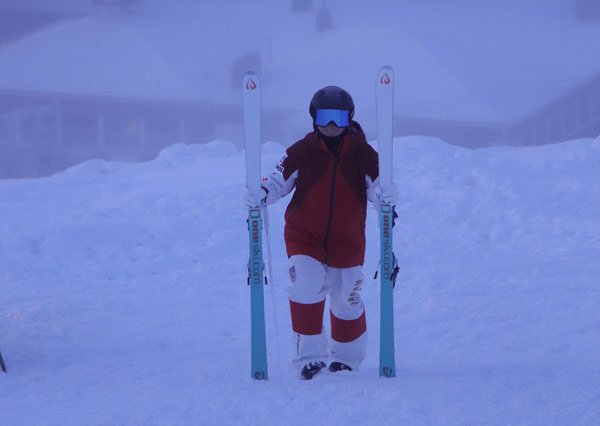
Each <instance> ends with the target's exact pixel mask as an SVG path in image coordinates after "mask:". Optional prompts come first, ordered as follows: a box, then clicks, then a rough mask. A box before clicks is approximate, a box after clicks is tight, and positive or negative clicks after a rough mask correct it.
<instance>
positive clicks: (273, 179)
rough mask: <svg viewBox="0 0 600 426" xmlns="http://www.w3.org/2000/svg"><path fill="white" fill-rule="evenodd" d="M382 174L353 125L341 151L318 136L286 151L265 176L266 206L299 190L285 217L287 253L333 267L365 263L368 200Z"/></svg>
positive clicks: (355, 126)
mask: <svg viewBox="0 0 600 426" xmlns="http://www.w3.org/2000/svg"><path fill="white" fill-rule="evenodd" d="M378 174H379V168H378V157H377V152H376V151H375V150H374V149H373V148H372V147H371V146H370V145H369V144H368V143H367V141H366V138H365V135H364V132H363V131H362V129H361V128H360V126H359V125H358V123H356V122H352V124H351V125H350V127H349V128H348V132H347V134H346V135H345V136H344V137H343V139H342V142H341V144H340V146H339V148H338V150H337V153H336V154H334V153H332V152H331V151H330V150H329V149H328V148H327V146H326V145H325V143H324V142H323V141H322V140H321V139H320V138H319V137H318V134H317V133H316V132H312V133H308V134H307V135H306V136H305V137H304V138H303V139H301V140H300V141H298V142H296V143H295V144H294V145H292V146H291V147H289V148H288V149H287V151H286V156H285V157H284V158H283V159H282V161H281V163H280V164H279V165H278V167H277V171H275V172H274V173H272V174H271V175H269V176H268V177H267V178H265V182H264V183H263V186H264V188H265V189H266V190H267V191H268V196H267V202H268V203H269V204H272V203H273V202H275V201H276V200H277V199H279V198H280V197H281V196H284V195H286V194H287V193H289V192H291V190H292V188H293V187H294V186H295V188H296V191H295V193H294V195H293V197H292V200H291V201H290V204H289V205H288V208H287V210H286V213H285V221H286V224H285V233H284V235H285V242H286V248H287V255H288V256H292V255H297V254H303V255H307V256H311V257H313V258H315V259H317V260H319V261H320V262H322V263H324V264H326V265H329V266H331V267H335V268H349V267H353V266H358V265H362V264H363V262H364V257H365V220H366V215H367V199H371V200H373V198H372V196H371V192H372V191H373V190H374V189H373V187H374V185H373V182H374V181H375V179H377V176H378Z"/></svg>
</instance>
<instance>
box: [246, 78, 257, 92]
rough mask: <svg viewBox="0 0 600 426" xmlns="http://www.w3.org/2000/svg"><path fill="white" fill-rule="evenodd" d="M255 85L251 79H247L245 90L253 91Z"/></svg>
mask: <svg viewBox="0 0 600 426" xmlns="http://www.w3.org/2000/svg"><path fill="white" fill-rule="evenodd" d="M256 87H257V86H256V83H255V82H254V80H252V79H251V78H249V79H248V82H247V83H246V89H247V90H254V89H256Z"/></svg>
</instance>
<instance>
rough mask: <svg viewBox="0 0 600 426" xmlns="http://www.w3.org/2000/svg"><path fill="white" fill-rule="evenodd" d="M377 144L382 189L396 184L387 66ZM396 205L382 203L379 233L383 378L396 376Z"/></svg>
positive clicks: (382, 74)
mask: <svg viewBox="0 0 600 426" xmlns="http://www.w3.org/2000/svg"><path fill="white" fill-rule="evenodd" d="M376 98H377V141H378V151H379V182H380V185H381V188H382V189H385V188H387V187H389V186H391V185H392V158H393V148H392V127H393V123H392V121H393V113H394V70H393V69H392V68H391V67H389V66H385V67H383V68H381V69H380V70H379V74H378V76H377V89H376ZM392 227H393V206H391V205H390V204H387V203H382V204H381V210H380V213H379V231H380V244H381V252H380V256H381V273H380V276H379V277H380V282H381V300H380V304H381V312H380V336H379V338H380V340H379V377H395V376H396V361H395V354H394V298H393V287H394V276H393V274H394V269H395V268H394V267H395V260H394V252H393V238H392Z"/></svg>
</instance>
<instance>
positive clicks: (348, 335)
mask: <svg viewBox="0 0 600 426" xmlns="http://www.w3.org/2000/svg"><path fill="white" fill-rule="evenodd" d="M329 314H330V316H331V338H332V339H333V340H335V341H336V342H342V343H348V342H352V341H354V340H356V339H358V338H359V337H360V336H362V335H363V333H364V332H365V331H367V318H366V316H365V311H363V313H362V315H361V316H360V317H358V318H357V319H353V320H343V319H339V318H338V317H336V316H335V315H333V312H331V311H329Z"/></svg>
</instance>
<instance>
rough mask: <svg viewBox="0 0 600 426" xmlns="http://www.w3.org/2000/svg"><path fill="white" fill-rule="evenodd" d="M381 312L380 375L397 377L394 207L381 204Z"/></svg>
mask: <svg viewBox="0 0 600 426" xmlns="http://www.w3.org/2000/svg"><path fill="white" fill-rule="evenodd" d="M380 221H381V223H380V229H381V275H380V280H381V313H380V338H379V377H395V376H396V361H395V356H394V353H395V350H394V293H393V288H394V283H393V273H394V253H393V250H392V227H393V208H392V206H390V205H389V204H382V205H381V212H380Z"/></svg>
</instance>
